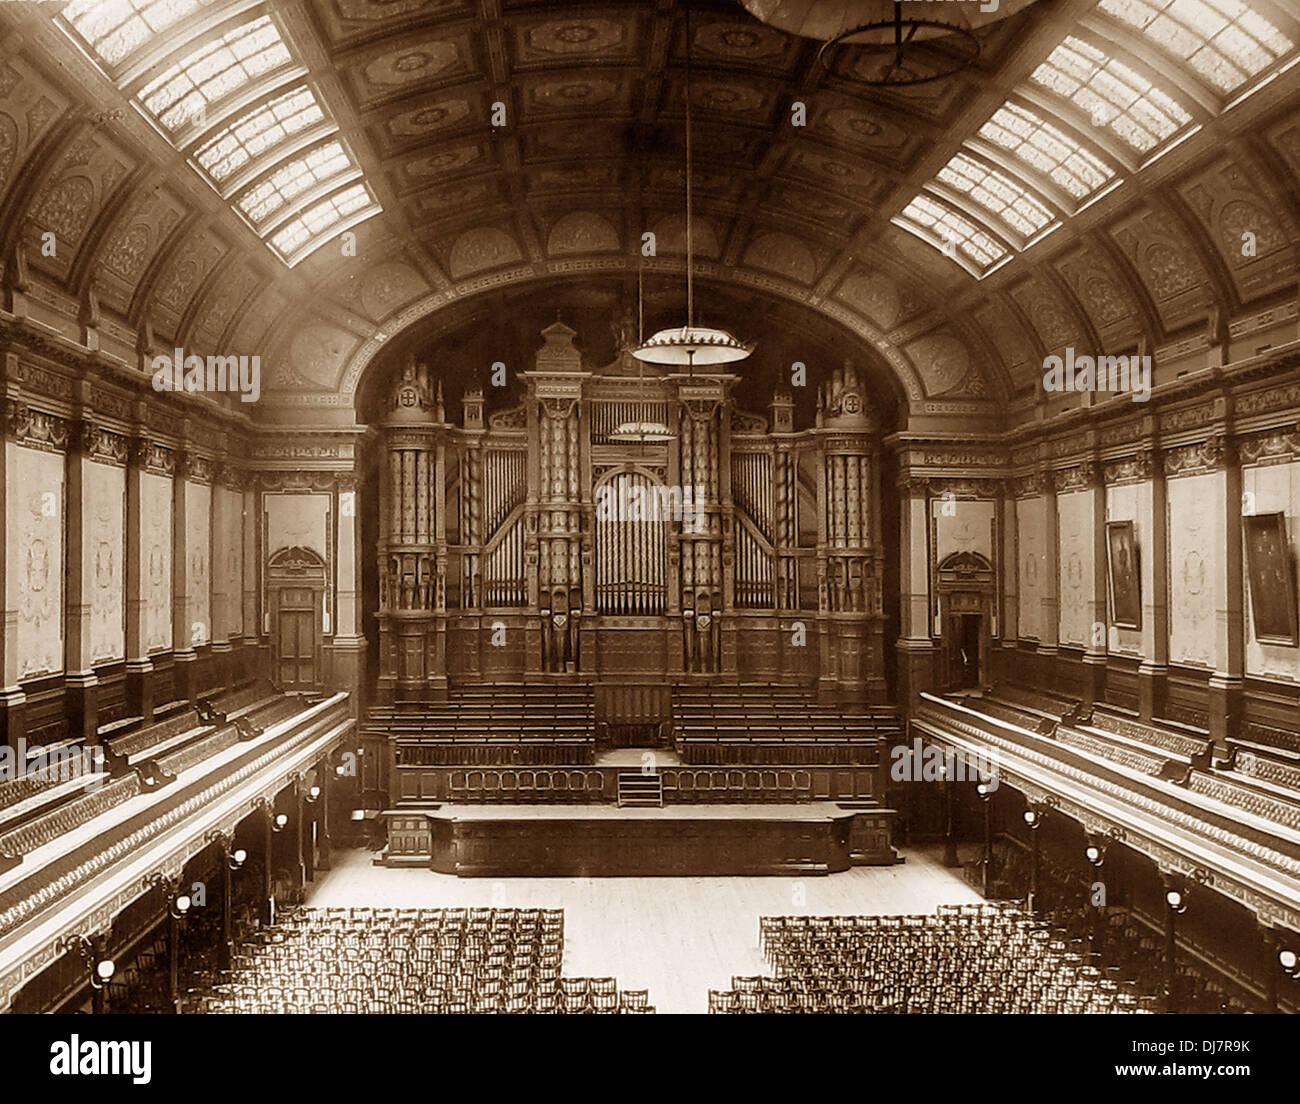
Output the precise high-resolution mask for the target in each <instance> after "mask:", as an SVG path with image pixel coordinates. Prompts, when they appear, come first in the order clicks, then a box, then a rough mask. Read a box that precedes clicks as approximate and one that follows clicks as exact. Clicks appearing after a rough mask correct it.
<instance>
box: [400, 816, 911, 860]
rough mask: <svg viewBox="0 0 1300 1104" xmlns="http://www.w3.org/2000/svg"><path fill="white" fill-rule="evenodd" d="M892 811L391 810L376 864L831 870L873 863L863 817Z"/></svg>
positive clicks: (874, 817) (869, 817)
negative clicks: (866, 851) (862, 849)
mask: <svg viewBox="0 0 1300 1104" xmlns="http://www.w3.org/2000/svg"><path fill="white" fill-rule="evenodd" d="M888 813H889V811H888V810H880V809H871V810H865V809H862V808H858V809H852V808H844V807H842V806H840V805H838V804H834V803H832V802H808V803H803V804H797V805H796V804H789V805H778V804H771V805H739V804H725V805H724V804H719V805H695V806H680V805H679V806H667V807H664V808H620V807H618V806H614V805H586V806H547V805H454V804H441V805H432V806H426V807H424V808H413V807H403V808H398V809H391V810H387V811H386V812H385V813H384V817H385V819H386V820H387V821H388V839H389V846H388V847H387V848H386V849H385V851H384V853H383V854H382V856H381V857H380V859H378V860H377V861H378V862H380V863H382V864H383V865H386V866H422V867H427V868H431V869H433V870H436V871H438V872H440V873H444V874H457V875H459V876H461V877H495V878H499V877H620V876H621V877H631V876H648V875H737V874H744V875H755V874H784V875H796V874H797V875H810V874H811V875H816V874H832V873H836V872H838V871H843V870H848V869H849V867H850V866H852V865H854V862H855V861H857V862H862V861H864V860H863V859H862V857H861V855H860V853H859V852H857V851H855V845H856V842H857V840H858V839H859V838H860V837H861V831H860V827H861V826H860V825H859V826H858V828H859V830H858V831H855V818H858V819H859V820H860V819H862V818H864V817H865V818H867V819H869V820H874V819H876V818H877V817H879V816H883V815H885V814H888ZM891 861H892V860H891Z"/></svg>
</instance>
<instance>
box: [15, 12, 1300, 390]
mask: <svg viewBox="0 0 1300 1104" xmlns="http://www.w3.org/2000/svg"><path fill="white" fill-rule="evenodd" d="M20 7H21V9H22V10H19V8H20ZM692 13H693V14H692V23H691V30H692V41H691V52H692V62H693V67H694V103H695V117H696V124H697V129H696V139H697V141H696V153H697V169H696V190H697V191H696V200H697V219H698V222H697V227H696V229H697V243H698V245H697V248H698V249H699V253H700V257H701V262H702V264H703V265H705V266H713V267H712V271H713V272H714V273H716V274H717V275H718V276H719V278H723V279H730V280H732V281H734V282H736V283H737V284H740V285H744V284H746V283H747V284H748V285H749V286H753V287H761V286H765V282H766V283H767V284H770V285H771V286H772V287H773V288H779V289H780V294H782V295H785V296H787V297H789V298H793V299H797V300H799V301H801V302H803V303H805V304H806V305H808V306H810V307H812V308H813V309H815V310H818V311H820V312H822V313H823V314H826V315H828V316H830V317H832V318H836V319H839V320H841V321H846V322H851V324H852V325H853V326H855V327H856V329H857V331H858V333H859V334H860V335H861V336H862V337H863V338H864V340H870V341H872V342H874V343H876V346H877V348H878V349H879V350H880V352H881V355H882V357H884V359H885V360H886V361H889V362H890V363H893V364H895V365H896V366H897V367H896V370H897V371H898V372H899V373H900V378H904V377H905V378H907V379H908V380H909V381H910V383H909V385H908V393H909V401H911V403H912V404H913V407H914V409H916V410H920V409H923V408H924V409H927V410H930V411H931V412H936V413H939V412H943V411H945V410H951V411H953V412H970V411H971V410H973V409H976V408H978V407H979V406H980V404H987V405H988V406H989V408H990V409H996V408H997V406H998V404H999V402H1000V400H1002V399H1003V398H1005V396H1006V395H1007V394H1009V393H1010V392H1013V391H1016V390H1018V389H1022V388H1024V387H1025V386H1026V385H1027V384H1030V383H1032V381H1033V380H1034V379H1035V378H1036V377H1037V375H1038V373H1036V372H1035V371H1034V370H1033V362H1034V358H1035V357H1039V358H1041V356H1042V355H1044V354H1045V353H1046V352H1050V351H1052V350H1053V349H1054V348H1056V347H1058V346H1059V345H1060V344H1061V343H1062V342H1065V341H1069V340H1076V339H1078V340H1085V341H1094V342H1101V343H1103V344H1104V345H1105V346H1106V347H1107V348H1115V349H1116V350H1117V351H1119V350H1122V349H1123V348H1127V347H1132V346H1133V345H1134V344H1135V343H1136V342H1137V340H1138V339H1139V338H1145V339H1146V340H1147V341H1148V342H1154V343H1159V342H1161V341H1164V340H1167V339H1168V338H1169V337H1171V336H1172V335H1176V334H1179V333H1182V332H1185V331H1186V330H1187V329H1188V328H1189V327H1191V326H1194V325H1196V324H1197V321H1198V319H1203V318H1204V317H1205V316H1206V315H1207V314H1209V313H1210V312H1211V310H1212V308H1213V309H1217V311H1218V312H1219V314H1220V315H1221V316H1223V317H1231V316H1232V315H1234V314H1236V313H1239V312H1241V311H1243V310H1245V309H1247V308H1248V307H1249V305H1250V304H1252V303H1254V302H1260V303H1262V304H1264V303H1268V302H1272V301H1274V300H1275V299H1276V297H1277V296H1278V295H1279V294H1281V293H1282V292H1283V291H1284V289H1285V288H1287V287H1288V286H1293V285H1294V280H1295V262H1294V256H1293V254H1294V245H1295V241H1296V238H1295V232H1294V231H1295V223H1296V218H1297V212H1296V211H1295V209H1294V206H1295V205H1294V198H1293V197H1294V196H1295V194H1296V192H1297V189H1296V174H1297V170H1298V169H1300V153H1297V150H1300V138H1297V136H1296V135H1297V128H1296V125H1295V122H1294V107H1295V104H1296V102H1297V88H1298V87H1300V82H1298V81H1297V69H1296V68H1295V67H1294V62H1295V60H1296V56H1297V54H1296V43H1298V42H1300V23H1298V22H1297V19H1296V17H1295V16H1294V15H1293V14H1292V13H1291V12H1290V11H1289V10H1288V9H1287V8H1286V6H1285V5H1282V4H1280V3H1276V2H1273V0H1250V3H1249V4H1242V3H1238V2H1237V0H1063V2H1061V3H1058V4H1053V5H1050V6H1048V5H1036V6H1030V7H1029V8H1028V9H1027V10H1026V11H1025V12H1023V13H1021V14H1019V15H1017V16H1015V17H1013V18H1010V19H1007V20H1005V21H1003V22H1002V23H1001V24H998V25H996V26H994V27H992V28H989V29H988V30H987V31H986V32H983V36H984V56H983V58H982V59H981V62H980V64H979V66H978V67H977V68H975V69H973V70H970V71H967V72H965V73H963V74H959V75H958V76H956V77H953V78H949V79H947V80H944V81H939V82H935V83H934V84H931V85H922V86H917V87H915V88H912V89H906V90H889V91H881V90H875V89H870V88H867V87H866V86H864V85H862V84H861V82H860V81H859V80H857V79H856V77H857V76H858V75H859V74H860V72H861V69H860V66H861V64H862V59H861V56H860V55H859V54H856V53H855V52H854V51H852V50H851V49H843V50H840V51H838V52H836V53H834V54H833V55H832V56H831V58H830V64H829V66H828V67H822V66H820V65H818V64H817V63H816V60H815V59H816V50H817V44H816V43H815V42H811V41H809V40H805V39H800V38H797V37H793V36H790V35H786V34H784V33H782V32H779V31H775V30H773V29H771V28H769V27H766V26H764V25H763V24H761V23H759V22H757V21H756V20H754V19H753V18H752V17H750V16H749V15H748V14H747V13H745V12H744V11H743V10H741V9H740V8H739V7H738V6H736V5H732V4H730V3H726V2H721V0H718V2H713V3H704V2H700V3H694V4H693V5H692ZM682 16H683V13H682V5H681V4H680V3H673V2H671V0H660V2H656V3H650V2H648V0H647V2H631V0H629V2H615V0H605V2H603V3H583V4H568V3H555V2H554V0H548V2H546V3H541V2H532V0H482V2H477V3H470V2H468V0H397V2H395V3H394V2H392V0H388V2H381V0H292V2H289V0H285V2H280V0H261V2H256V3H250V2H248V0H73V2H72V3H70V4H68V5H67V6H66V7H65V8H64V9H63V11H62V13H61V14H58V15H55V14H53V13H52V12H51V11H50V10H49V9H47V8H45V6H30V7H29V6H26V5H24V6H18V5H0V21H3V22H4V23H7V24H9V25H10V26H13V27H16V28H17V29H18V30H19V32H20V34H19V36H18V37H11V38H10V39H9V40H8V42H9V45H8V47H7V49H8V54H7V55H6V56H5V57H4V68H3V70H0V168H3V169H4V175H3V177H0V183H2V184H3V186H4V192H3V197H4V198H3V203H4V206H3V208H2V209H0V213H3V214H4V215H6V216H7V221H8V224H9V227H10V228H11V229H10V230H9V233H8V236H7V244H6V253H7V255H9V254H12V252H13V247H14V246H15V245H16V244H17V243H18V242H19V241H21V242H23V243H25V245H26V254H27V259H28V261H29V262H30V263H31V265H32V266H33V268H36V269H39V270H40V271H41V273H42V274H43V275H44V276H47V277H49V278H51V279H53V280H55V281H56V282H57V283H59V284H60V285H61V286H62V288H63V289H64V291H65V293H66V294H68V295H69V296H70V297H71V299H72V308H71V309H72V310H73V311H74V312H75V313H77V314H78V315H79V314H80V313H82V308H81V304H80V302H79V301H80V300H82V299H84V298H85V296H86V295H88V294H91V293H92V292H93V293H94V294H95V295H96V296H97V297H98V298H99V299H101V300H102V301H103V303H104V305H105V306H106V307H107V308H109V312H110V314H113V313H116V315H118V316H120V317H121V318H122V319H123V320H124V321H125V322H126V323H127V325H128V326H147V327H149V328H150V329H151V330H152V333H153V335H154V336H155V337H156V338H157V339H158V341H159V342H165V341H170V340H173V339H179V338H181V337H184V338H185V339H186V340H188V341H192V342H195V343H199V344H202V343H210V344H211V345H212V346H213V347H215V348H220V349H221V350H222V351H227V350H228V349H229V348H231V347H232V346H233V347H237V348H239V349H241V350H243V349H247V350H249V351H261V352H263V353H264V354H266V355H267V359H268V360H272V359H275V358H277V357H278V358H279V359H278V360H276V363H277V365H278V367H277V368H276V369H275V370H276V371H277V372H279V373H280V383H281V384H282V385H283V395H284V397H285V399H286V401H298V398H297V397H298V396H301V395H307V394H308V393H310V392H311V388H312V387H313V386H315V387H316V388H317V389H318V390H319V391H321V392H322V393H324V392H328V391H330V390H337V388H339V387H340V386H343V383H344V380H345V378H346V376H347V374H348V371H350V370H351V369H346V366H347V365H349V364H351V365H355V363H356V358H357V357H358V356H359V355H361V354H360V350H361V349H362V348H363V347H365V346H366V345H367V343H370V344H374V343H375V341H374V338H375V334H376V332H378V331H381V330H382V331H387V333H388V334H389V336H391V334H392V332H393V327H394V325H396V324H397V323H398V322H399V321H400V320H401V319H402V318H403V317H414V316H415V315H416V314H418V313H419V311H418V305H419V304H428V303H429V302H444V301H445V302H450V301H453V300H456V299H458V298H460V297H463V296H466V295H472V294H474V293H475V292H476V291H478V290H481V289H482V288H485V287H489V286H494V285H500V286H505V285H507V284H510V283H514V282H517V281H520V280H527V279H535V278H538V277H539V276H545V275H546V274H548V273H550V274H553V275H557V276H558V275H560V274H563V273H569V272H575V271H580V270H582V269H584V268H586V269H587V270H590V271H616V270H618V271H621V270H624V269H626V268H628V266H629V265H630V264H631V263H632V262H633V260H634V259H635V258H636V257H637V256H638V253H639V246H640V244H641V242H642V235H643V234H644V232H646V231H647V230H650V231H653V232H654V233H655V234H656V235H657V238H658V244H659V248H660V257H659V258H658V259H657V260H658V264H659V266H660V267H659V270H658V271H659V272H660V273H663V274H667V273H670V272H673V271H676V270H679V269H680V249H681V244H680V239H681V238H682V236H683V235H682V228H683V221H682V215H681V202H682V170H681V163H682V143H681V120H682V115H683V104H684V82H683V77H684V61H685V51H686V42H685V37H684V23H683V18H682ZM74 43H77V44H78V45H77V49H78V50H80V51H81V53H82V55H84V56H83V57H81V58H77V57H74V56H73V54H72V53H70V52H69V51H72V50H73V44H74ZM52 66H57V67H62V68H63V69H64V70H65V72H64V74H60V76H67V75H69V74H71V75H73V76H75V78H76V79H75V80H74V81H72V82H68V81H67V80H62V81H60V79H59V77H58V76H55V73H54V71H52V69H51V67H52ZM6 86H7V87H6ZM61 88H66V89H67V90H68V91H67V92H61V91H60V89H61ZM69 92H71V95H69V94H68V93H69ZM1251 93H1253V94H1251ZM78 99H80V101H81V102H80V103H78V102H77V101H78ZM796 102H797V103H799V104H802V105H804V107H805V109H806V119H805V120H803V121H805V122H806V125H805V126H795V125H793V116H792V109H793V107H794V105H795V103H796ZM495 103H500V104H502V105H504V108H505V111H506V124H505V125H504V126H500V127H494V126H493V125H492V122H493V119H492V110H493V105H494V104H495ZM1288 110H1289V111H1291V112H1292V114H1290V115H1288V113H1287V112H1288ZM6 119H7V120H10V121H11V123H12V134H11V133H10V131H9V130H6V129H4V128H5V120H6ZM1221 124H1222V125H1221ZM1247 131H1257V134H1256V136H1253V137H1243V136H1244V135H1245V134H1246V132H1247ZM1216 136H1217V140H1216ZM1229 136H1231V137H1236V138H1237V139H1238V140H1237V142H1236V144H1235V145H1228V144H1227V142H1226V141H1224V140H1223V139H1224V138H1225V137H1229ZM6 143H8V145H9V146H11V147H12V152H11V153H10V154H9V155H8V157H9V160H8V162H7V163H6V162H5V161H4V160H3V157H4V156H5V148H6ZM1278 197H1283V199H1284V200H1285V202H1283V203H1279V202H1278ZM14 227H17V229H13V228H14ZM344 230H351V231H352V232H353V235H355V238H356V246H357V248H356V249H355V251H351V252H349V251H346V250H345V249H343V248H342V247H341V246H340V241H341V239H340V237H339V235H340V234H341V233H342V232H343V231H344ZM1244 230H1249V231H1251V232H1252V233H1257V234H1258V237H1259V239H1260V249H1259V251H1258V252H1257V254H1256V255H1255V256H1253V257H1243V256H1242V255H1241V254H1240V250H1236V251H1235V252H1234V249H1233V241H1234V240H1239V238H1240V234H1241V233H1242V232H1243V231H1244ZM45 232H54V233H56V234H57V236H58V238H59V239H60V242H61V248H60V250H59V254H58V256H56V257H45V256H42V255H41V254H40V251H39V248H38V246H39V242H40V240H41V239H40V235H41V234H42V233H45ZM945 234H948V235H950V236H951V238H952V239H953V240H951V241H945ZM1234 235H1235V236H1236V238H1235V239H1234ZM353 253H355V255H353ZM57 298H58V296H57V294H55V295H54V296H53V299H52V301H51V302H52V304H54V301H55V300H57ZM51 309H52V310H58V309H62V308H61V307H57V306H56V305H52V306H51ZM413 312H414V313H413ZM728 322H729V323H730V324H731V325H733V326H741V323H742V322H743V320H728ZM742 328H743V326H742ZM304 334H307V335H308V336H304ZM145 341H146V343H147V341H148V338H146V339H145ZM123 342H124V343H126V338H125V337H124V338H123ZM379 344H382V342H380V343H379ZM272 354H275V356H274V357H273V356H272ZM281 354H283V355H282V356H281ZM304 381H306V382H304ZM275 393H276V387H272V388H271V393H270V395H268V401H271V400H273V399H274V395H275Z"/></svg>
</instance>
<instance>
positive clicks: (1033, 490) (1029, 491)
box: [1011, 472, 1051, 498]
mask: <svg viewBox="0 0 1300 1104" xmlns="http://www.w3.org/2000/svg"><path fill="white" fill-rule="evenodd" d="M1050 485H1051V480H1050V479H1049V478H1048V475H1047V473H1046V472H1030V473H1029V474H1028V475H1021V476H1017V477H1016V478H1014V479H1012V480H1011V493H1012V494H1013V495H1014V496H1015V497H1016V498H1037V497H1038V496H1039V495H1044V494H1046V493H1047V489H1048V487H1049V486H1050Z"/></svg>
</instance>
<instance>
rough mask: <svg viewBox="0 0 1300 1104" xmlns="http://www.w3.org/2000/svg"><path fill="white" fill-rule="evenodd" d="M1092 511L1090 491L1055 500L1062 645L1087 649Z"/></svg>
mask: <svg viewBox="0 0 1300 1104" xmlns="http://www.w3.org/2000/svg"><path fill="white" fill-rule="evenodd" d="M1092 515H1093V509H1092V492H1091V491H1074V492H1072V493H1070V494H1063V495H1059V496H1058V497H1057V499H1056V516H1057V531H1058V532H1059V533H1060V542H1061V543H1060V553H1059V555H1060V558H1059V561H1058V562H1059V570H1060V579H1061V581H1060V592H1059V593H1060V595H1061V607H1060V608H1061V633H1060V642H1061V643H1062V644H1076V645H1078V646H1079V647H1086V646H1087V644H1088V643H1089V638H1090V637H1091V635H1092V607H1091V604H1090V603H1091V601H1092V597H1093V594H1092V590H1093V548H1092V539H1093V516H1092Z"/></svg>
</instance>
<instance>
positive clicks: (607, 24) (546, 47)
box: [523, 19, 627, 57]
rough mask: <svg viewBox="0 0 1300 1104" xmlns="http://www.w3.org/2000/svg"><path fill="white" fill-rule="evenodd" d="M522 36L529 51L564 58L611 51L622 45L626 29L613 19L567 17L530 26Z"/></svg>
mask: <svg viewBox="0 0 1300 1104" xmlns="http://www.w3.org/2000/svg"><path fill="white" fill-rule="evenodd" d="M523 37H524V46H525V50H526V51H527V52H531V53H534V54H547V55H551V56H559V57H563V56H572V55H576V54H595V53H606V52H608V51H611V50H613V49H615V48H616V47H618V46H620V45H622V43H623V42H624V40H625V38H626V37H627V30H626V27H625V26H624V24H622V23H620V22H617V21H615V20H613V19H583V20H581V21H577V20H566V21H564V22H560V23H544V24H542V25H541V26H540V27H530V28H529V29H528V30H527V31H525V32H524V36H523Z"/></svg>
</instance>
